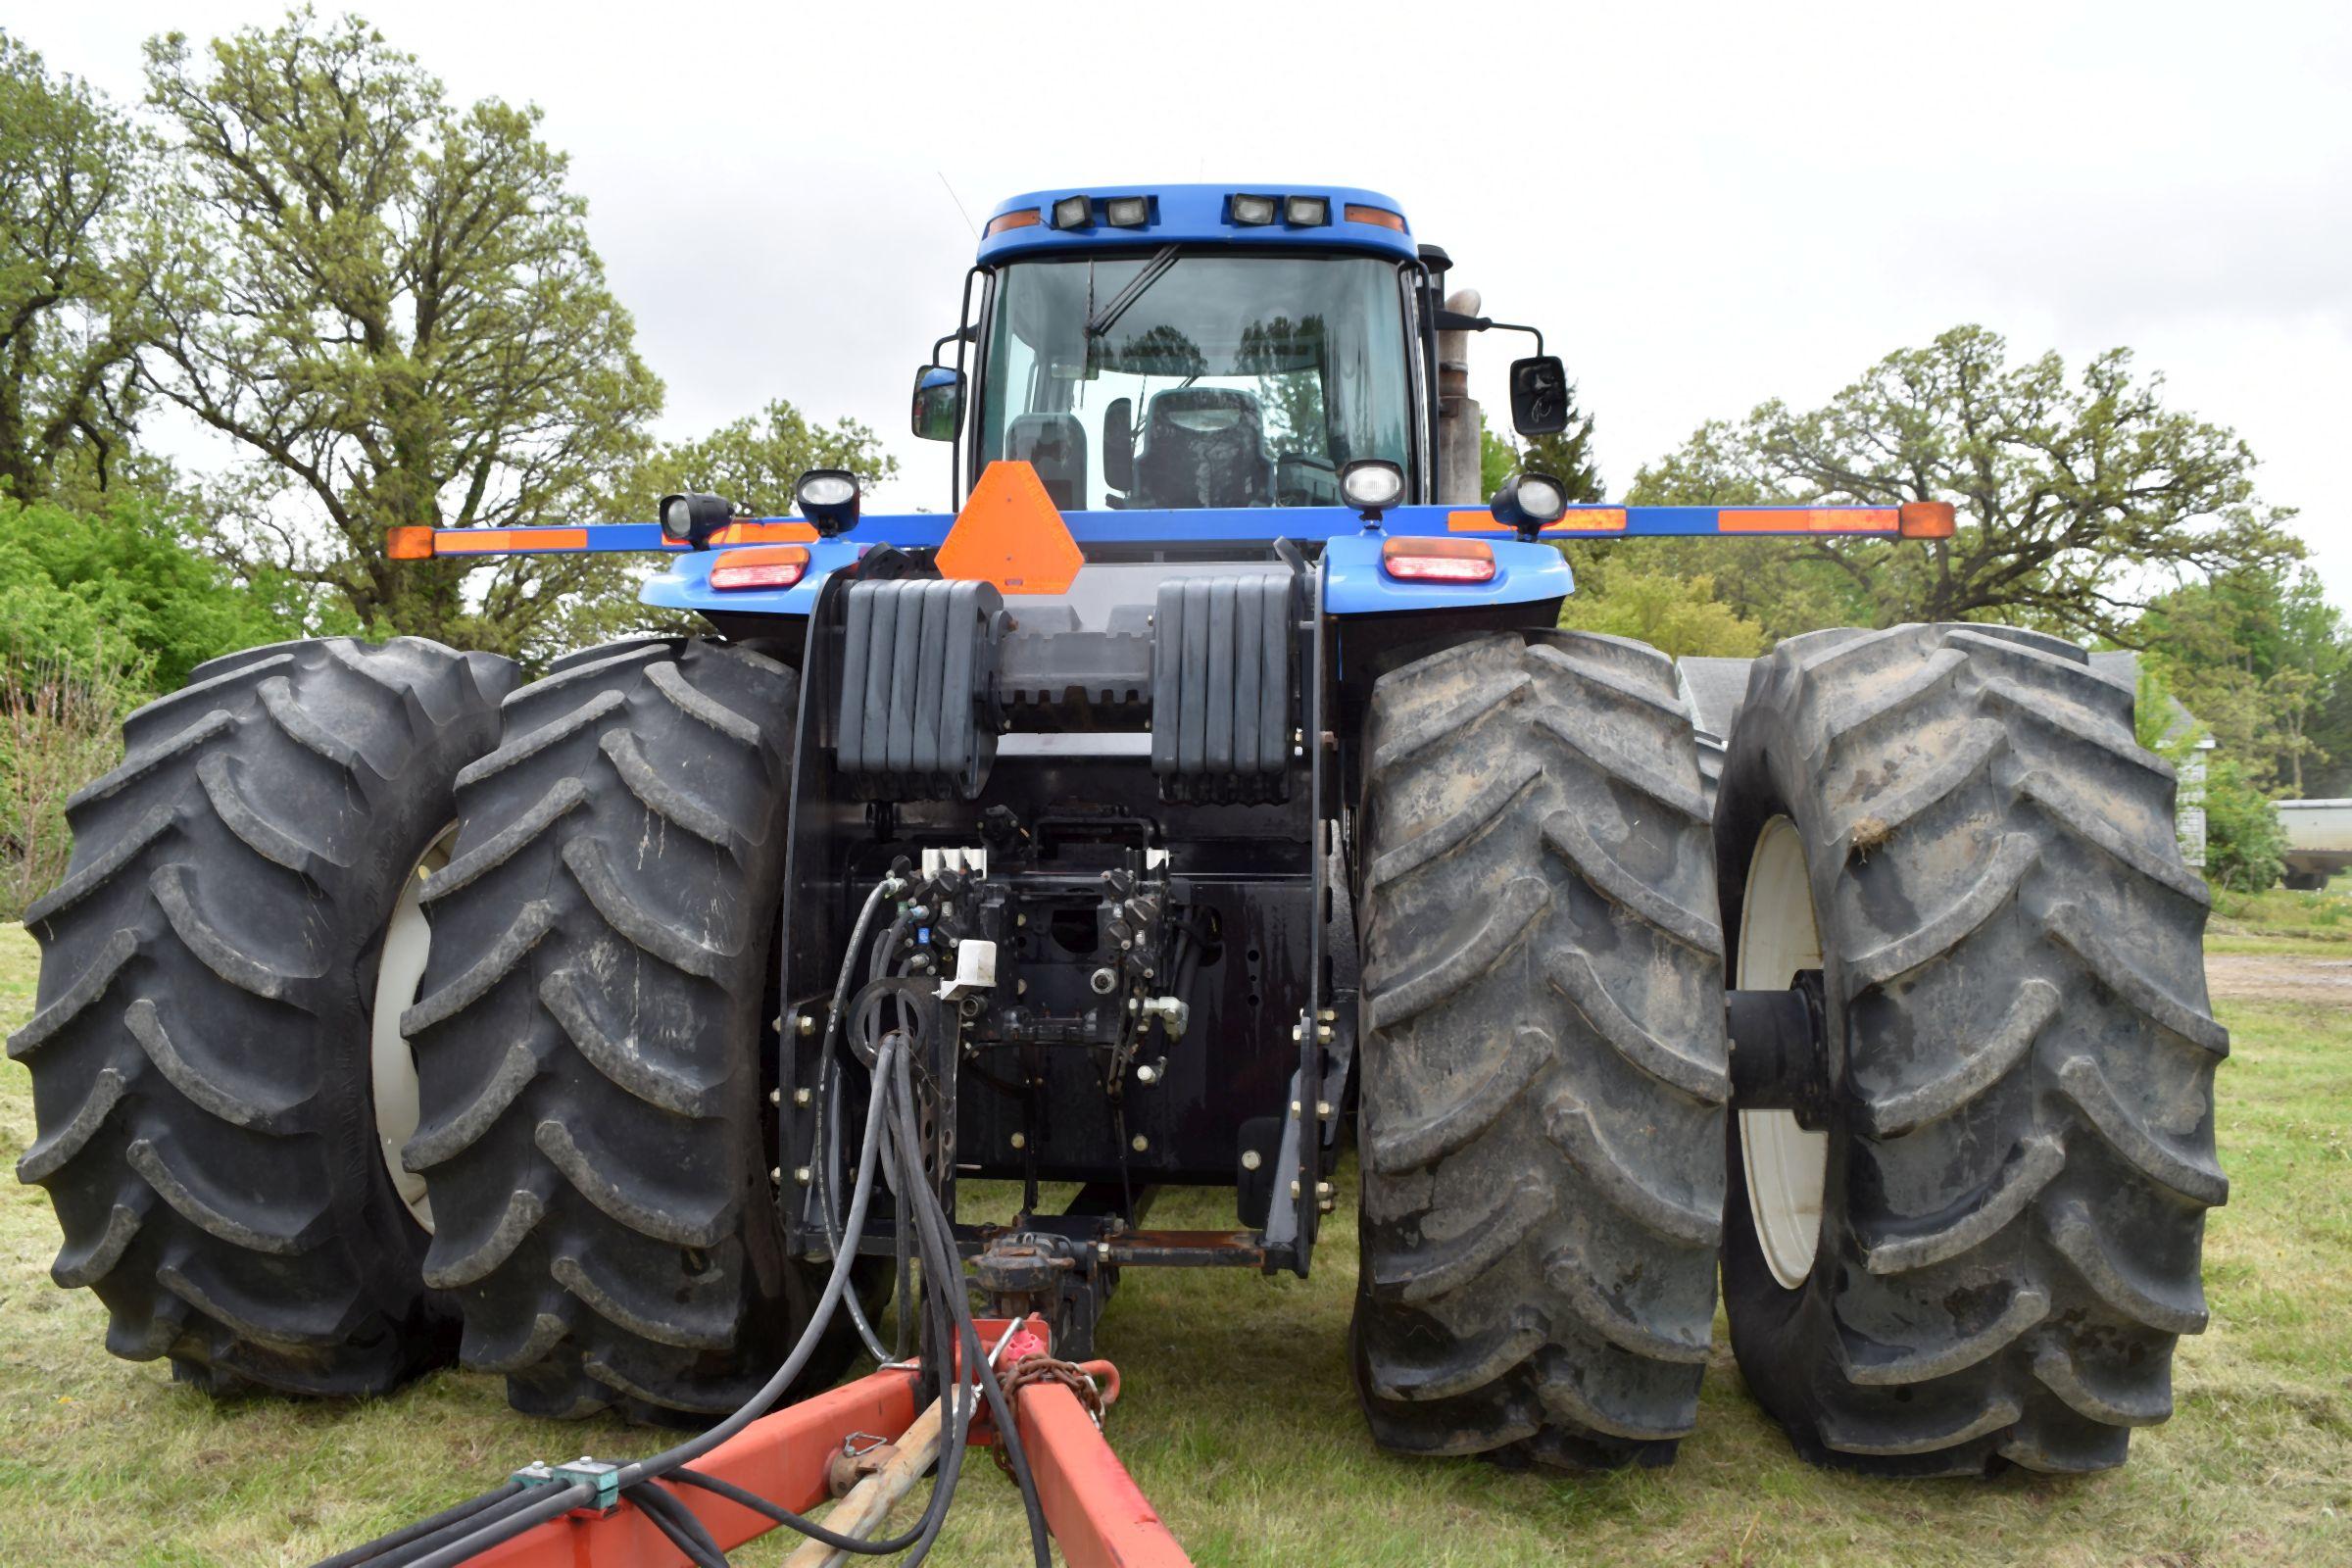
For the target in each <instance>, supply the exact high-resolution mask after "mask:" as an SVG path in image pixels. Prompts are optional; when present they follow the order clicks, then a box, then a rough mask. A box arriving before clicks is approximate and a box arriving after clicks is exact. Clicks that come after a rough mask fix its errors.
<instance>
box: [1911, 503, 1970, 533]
mask: <svg viewBox="0 0 2352 1568" xmlns="http://www.w3.org/2000/svg"><path fill="white" fill-rule="evenodd" d="M1902 518H1903V524H1902V526H1903V537H1904V538H1906V539H1949V538H1950V537H1951V536H1952V535H1953V533H1954V532H1956V531H1957V529H1958V526H1959V524H1958V521H1957V519H1956V518H1954V517H1953V515H1952V504H1951V503H1950V502H1949V501H1906V502H1904V503H1903V506H1902Z"/></svg>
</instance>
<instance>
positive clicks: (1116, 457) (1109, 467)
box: [1103, 398, 1135, 495]
mask: <svg viewBox="0 0 2352 1568" xmlns="http://www.w3.org/2000/svg"><path fill="white" fill-rule="evenodd" d="M1103 483H1104V484H1106V485H1108V486H1110V488H1111V489H1113V490H1116V491H1118V492H1119V493H1120V494H1121V495H1124V494H1126V493H1127V492H1128V491H1130V490H1133V489H1134V488H1135V400H1134V399H1132V398H1113V399H1111V400H1110V406H1109V407H1108V408H1106V409H1104V410H1103Z"/></svg>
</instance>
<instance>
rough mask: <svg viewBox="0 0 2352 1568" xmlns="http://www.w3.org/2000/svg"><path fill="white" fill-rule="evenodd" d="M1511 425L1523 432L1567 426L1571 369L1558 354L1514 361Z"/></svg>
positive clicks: (1551, 431) (1543, 432) (1553, 431)
mask: <svg viewBox="0 0 2352 1568" xmlns="http://www.w3.org/2000/svg"><path fill="white" fill-rule="evenodd" d="M1511 428H1512V429H1514V430H1517V431H1518V432H1519V433H1520V434H1521V435H1558V434H1559V433H1560V432H1561V431H1562V430H1565V429H1567V428H1568V371H1567V368H1565V367H1563V366H1562V365H1561V364H1560V361H1559V357H1558V356H1557V355H1552V354H1539V355H1537V356H1535V357H1534V358H1533V359H1526V360H1513V361H1512V362H1511Z"/></svg>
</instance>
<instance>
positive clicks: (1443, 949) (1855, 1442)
mask: <svg viewBox="0 0 2352 1568" xmlns="http://www.w3.org/2000/svg"><path fill="white" fill-rule="evenodd" d="M1672 693H1673V684H1672V678H1671V669H1670V667H1669V666H1668V665H1667V664H1666V662H1665V661H1664V660H1663V659H1662V658H1660V657H1659V656H1657V655H1655V654H1652V653H1650V652H1649V651H1648V650H1646V649H1641V648H1638V647H1636V646H1635V645H1628V644H1621V643H1617V642H1615V641H1613V640H1610V639H1601V638H1592V637H1583V636H1569V635H1566V634H1554V635H1551V636H1547V637H1544V638H1542V639H1527V640H1523V639H1520V638H1517V637H1500V638H1495V639H1490V640H1487V641H1485V642H1481V643H1476V644H1472V645H1469V646H1468V647H1466V648H1462V649H1456V650H1454V651H1452V652H1450V653H1448V654H1443V655H1439V656H1436V657H1435V658H1433V659H1430V660H1425V661H1423V662H1419V663H1416V664H1412V665H1408V666H1406V667H1405V668H1403V669H1400V670H1398V671H1397V672H1396V673H1395V674H1393V675H1391V676H1389V677H1388V678H1387V679H1385V680H1384V681H1383V682H1382V683H1381V684H1380V687H1379V688H1378V689H1377V690H1376V691H1375V693H1374V697H1373V702H1372V711H1371V716H1370V721H1369V724H1368V727H1367V734H1366V749H1365V755H1366V757H1367V759H1368V762H1367V774H1366V790H1365V799H1364V805H1363V810H1362V812H1361V816H1360V819H1359V825H1360V828H1361V835H1362V844H1361V863H1362V865H1363V872H1362V876H1361V892H1360V898H1361V905H1360V907H1361V908H1362V910H1363V919H1364V922H1365V924H1364V930H1365V961H1366V968H1365V997H1366V1007H1367V1017H1366V1020H1365V1025H1366V1039H1365V1047H1364V1054H1363V1063H1364V1067H1363V1074H1364V1075H1363V1091H1362V1104H1363V1111H1362V1122H1361V1126H1360V1132H1361V1145H1362V1168H1363V1215H1362V1235H1363V1248H1364V1271H1363V1282H1362V1285H1361V1287H1360V1289H1359V1295H1358V1299H1357V1307H1356V1314H1355V1323H1354V1331H1353V1332H1354V1338H1355V1346H1356V1366H1357V1375H1358V1383H1359V1389H1360V1392H1361V1396H1362V1398H1363V1402H1364V1405H1365V1409H1366V1413H1367V1416H1368V1418H1369V1419H1370V1422H1371V1424H1372V1427H1373V1431H1374V1435H1375V1437H1376V1438H1377V1439H1378V1440H1379V1441H1380V1442H1381V1443H1382V1444H1383V1445H1384V1446H1389V1447H1392V1448H1396V1449H1399V1450H1408V1451H1431V1450H1436V1451H1445V1452H1473V1451H1488V1452H1499V1453H1503V1454H1508V1455H1525V1456H1530V1457H1535V1458H1540V1459H1546V1460H1554V1461H1565V1462H1574V1463H1581V1464H1593V1463H1613V1462H1623V1461H1626V1460H1641V1461H1653V1462H1654V1461H1656V1460H1658V1459H1661V1458H1663V1457H1666V1456H1668V1455H1670V1454H1671V1452H1672V1447H1671V1445H1672V1443H1673V1441H1674V1440H1675V1439H1676V1438H1677V1437H1679V1436H1680V1435H1681V1434H1682V1433H1683V1432H1686V1431H1688V1430H1689V1427H1690V1424H1691V1417H1692V1414H1693V1413H1694V1406H1695V1397H1696V1391H1697V1385H1698V1379H1699V1375H1700V1371H1701V1363H1703V1361H1704V1359H1705V1357H1706V1354H1707V1349H1708V1347H1707V1340H1708V1325H1709V1322H1710V1320H1711V1316H1712V1309H1713V1287H1714V1279H1715V1268H1714V1262H1715V1254H1716V1250H1717V1245H1718V1242H1717V1237H1718V1234H1719V1235H1720V1250H1721V1276H1722V1280H1723V1285H1724V1294H1725V1304H1726V1307H1727V1310H1728V1313H1729V1316H1730V1319H1731V1328H1732V1346H1733V1349H1734V1352H1735V1354H1736V1355H1737V1357H1738V1360H1739V1364H1740V1371H1741V1374H1742V1376H1743V1378H1744V1380H1745V1381H1746V1383H1747V1384H1748V1386H1749V1388H1750V1390H1751V1391H1752V1392H1753V1393H1754V1394H1755V1395H1756V1396H1757V1397H1758V1398H1759V1399H1760V1400H1761V1401H1762V1402H1763V1404H1764V1405H1765V1406H1766V1408H1767V1409H1768V1410H1769V1411H1770V1412H1771V1413H1772V1414H1773V1415H1774V1417H1775V1418H1776V1419H1778V1420H1779V1421H1780V1422H1781V1424H1782V1425H1783V1426H1784V1427H1785V1428H1786V1429H1787V1431H1788V1432H1789V1436H1790V1439H1791V1441H1792V1442H1793V1444H1794V1445H1795V1446H1796V1447H1797V1449H1798V1450H1799V1451H1800V1452H1801V1453H1803V1454H1804V1455H1805V1456H1806V1457H1808V1458H1810V1459H1813V1460H1815V1461H1816V1462H1821V1463H1825V1464H1833V1465H1838V1466H1841V1467H1847V1468H1854V1469H1860V1470H1865V1471H1870V1472H1873V1473H1879V1474H1895V1475H1952V1474H1978V1473H1983V1472H1985V1471H1988V1470H1991V1469H1994V1468H1997V1467H1999V1466H2000V1465H2002V1464H2004V1463H2014V1464H2019V1465H2023V1466H2026V1467H2029V1468H2032V1469H2035V1470H2043V1471H2081V1470H2096V1469H2101V1468H2106V1467H2108V1466H2112V1465H2115V1464H2118V1463H2121V1462H2122V1460H2123V1458H2124V1454H2125V1450H2126V1446H2127V1444H2128V1441H2129V1435H2130V1430H2131V1428H2132V1427H2134V1426H2143V1425H2147V1424H2150V1423H2153V1422H2156V1421H2161V1420H2163V1419H2164V1418H2165V1417H2166V1416H2167V1415H2168V1414H2169V1413H2170V1410H2171V1392H2170V1381H2169V1377H2170V1364H2171V1356H2172V1349H2173V1346H2174V1342H2175V1340H2176V1338H2177V1337H2178V1336H2179V1335H2180V1334H2182V1333H2191V1332H2195V1331H2197V1330H2198V1329H2200V1328H2202V1327H2203V1325H2204V1322H2205V1307H2204V1301H2203V1297H2202V1294H2201V1291H2200V1289H2199V1284H2198V1267H2199V1251H2200V1245H2201V1239H2202V1229H2203V1216H2204V1212H2205V1210H2206V1209H2207V1208H2208V1207H2209V1206H2211V1205H2213V1204H2215V1203H2218V1202H2220V1201H2223V1199H2224V1197H2225V1196H2226V1193H2227V1190H2228V1189H2227V1182H2226V1181H2225V1179H2224V1178H2223V1176H2222V1174H2221V1172H2220V1170H2219V1168H2218V1166H2217V1165H2216V1163H2215V1160H2214V1153H2213V1071H2214V1068H2215V1066H2216V1065H2217V1063H2218V1061H2219V1059H2220V1057H2221V1056H2222V1055H2223V1054H2225V1053H2226V1051H2227V1044H2228V1042H2227V1035H2226V1034H2225V1032H2224V1031H2223V1030H2222V1029H2221V1028H2220V1027H2219V1026H2218V1025H2216V1024H2215V1023H2214V1022H2213V1020H2212V1018H2211V1016H2210V1013H2209V1011H2208V1009H2207V1005H2206V997H2205V992H2204V986H2203V982H2202V965H2201V939H2202V931H2203V925H2204V916H2205V907H2206V899H2205V894H2204V889H2203V884H2202V882H2201V881H2200V879H2198V878H2197V877H2196V876H2195V874H2194V873H2193V872H2191V871H2189V870H2188V869H2187V868H2186V867H2185V866H2183V865H2182V864H2181V862H2180V854H2179V850H2178V847H2177V844H2176V841H2175V838H2174V828H2173V779H2172V774H2171V770H2170V769H2169V768H2168V767H2167V766H2166V764H2165V763H2164V762H2163V761H2162V760H2160V759H2157V758H2155V757H2153V756H2152V755H2150V754H2148V753H2146V752H2145V751H2143V750H2141V749H2140V748H2139V747H2138V746H2136V745H2135V744H2134V743H2133V740H2132V727H2131V693H2130V692H2129V691H2127V690H2123V689H2121V688H2118V687H2115V686H2112V685H2110V684H2108V683H2107V682H2105V681H2103V680H2102V679H2100V678H2099V677H2098V676H2097V675H2096V674H2094V673H2093V672H2092V671H2091V669H2090V668H2089V667H2088V665H2087V663H2086V662H2085V661H2084V659H2083V656H2082V652H2081V651H2080V650H2079V649H2076V648H2074V647H2073V646H2072V645H2070V644H2067V643H2064V642H2061V641H2058V640H2057V639H2054V638H2046V637H2041V636H2038V635H2036V634H2033V633H2026V632H2014V631H2009V630H2006V629H2003V628H1996V627H1981V626H1905V627H1897V628H1894V629H1892V630H1889V631H1883V632H1856V631H1838V632H1823V633H1817V634H1814V635H1812V636H1809V637H1802V638H1796V639H1792V640H1791V641H1789V642H1788V643H1785V644H1783V645H1782V647H1781V648H1780V649H1779V650H1778V651H1776V652H1775V653H1774V654H1773V655H1772V656H1771V657H1770V658H1769V659H1766V660H1763V661H1759V662H1758V665H1757V667H1756V669H1755V671H1754V672H1753V678H1752V681H1751V684H1750V687H1749V692H1748V696H1747V700H1746V702H1745V704H1744V705H1743V707H1742V709H1741V711H1740V719H1739V721H1738V724H1737V725H1736V727H1735V730H1734V733H1733V735H1732V736H1731V737H1730V738H1729V743H1728V746H1727V747H1726V750H1725V754H1724V758H1723V761H1722V766H1721V783H1720V798H1719V800H1718V801H1717V802H1716V803H1715V805H1714V811H1713V822H1712V832H1711V834H1710V832H1709V831H1708V830H1707V827H1706V826H1705V825H1704V824H1703V823H1695V822H1694V816H1695V814H1696V813H1695V811H1694V809H1693V802H1694V801H1695V799H1696V796H1697V790H1698V785H1699V779H1700V767H1699V760H1698V758H1697V756H1696V754H1695V750H1694V747H1693V743H1692V740H1691V734H1690V726H1689V722H1688V720H1687V718H1684V719H1680V720H1679V721H1678V720H1677V719H1676V718H1675V716H1674V715H1672V714H1671V713H1669V712H1667V711H1665V710H1666V709H1667V707H1668V706H1670V704H1669V703H1665V702H1661V700H1660V699H1661V697H1662V696H1663V697H1665V698H1667V699H1671V696H1672ZM1717 907H1720V910H1721V919H1720V922H1718V921H1717V920H1716V919H1714V918H1713V915H1714V912H1715V910H1716V908H1717ZM1718 932H1720V935H1718ZM1726 956H1728V958H1729V960H1730V976H1729V979H1730V983H1731V984H1732V985H1734V986H1739V987H1745V988H1750V989H1760V990H1778V989H1782V988H1784V987H1787V986H1789V984H1790V983H1791V982H1792V981H1793V980H1794V979H1795V977H1796V976H1797V974H1798V973H1800V972H1802V971H1805V970H1809V969H1818V970H1820V971H1821V972H1822V976H1823V984H1824V987H1825V990H1826V1002H1827V1007H1826V1019H1825V1028H1824V1032H1823V1041H1822V1045H1823V1055H1824V1059H1823V1061H1822V1063H1821V1066H1820V1071H1821V1073H1822V1074H1823V1076H1824V1078H1825V1080H1826V1085H1827V1089H1828V1092H1829V1103H1830V1106H1831V1109H1830V1114H1829V1117H1828V1121H1827V1125H1826V1127H1824V1128H1823V1129H1822V1130H1820V1131H1816V1132H1808V1131H1805V1130H1803V1129H1800V1128H1799V1127H1797V1126H1796V1124H1795V1121H1794V1118H1793V1117H1792V1116H1791V1115H1789V1113H1787V1112H1784V1111H1775V1110H1761V1109H1734V1110H1732V1111H1731V1113H1730V1114H1729V1115H1727V1114H1726V1112H1725V1093H1724V1087H1723V1085H1724V1078H1723V1065H1724V1062H1725V1059H1726V1058H1725V1042H1724V1038H1723V1034H1722V1023H1723V1007H1722V1000H1721V987H1722V985H1723V966H1722V965H1723V959H1724V958H1725V957H1726ZM1584 976H1590V977H1591V982H1592V983H1584V984H1580V983H1579V979H1578V978H1564V977H1584ZM1441 981H1444V982H1446V983H1445V984H1443V985H1441V984H1440V983H1439V982H1441ZM1661 1067H1663V1069H1664V1070H1663V1071H1660V1070H1657V1069H1659V1068H1661ZM1644 1069H1646V1070H1644ZM1719 1219H1720V1222H1721V1229H1720V1232H1719V1233H1718V1232H1717V1230H1716V1229H1715V1228H1714V1227H1715V1226H1716V1224H1717V1221H1718V1220H1719ZM1474 1265H1475V1266H1474ZM1596 1391H1597V1392H1598V1393H1599V1394H1601V1395H1605V1396H1606V1397H1595V1395H1596Z"/></svg>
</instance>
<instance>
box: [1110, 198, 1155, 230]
mask: <svg viewBox="0 0 2352 1568" xmlns="http://www.w3.org/2000/svg"><path fill="white" fill-rule="evenodd" d="M1103 217H1104V218H1105V219H1107V220H1108V221H1109V222H1110V226H1111V227H1113V228H1141V227H1143V226H1144V225H1145V224H1146V223H1148V222H1150V221H1152V201H1151V198H1150V197H1146V196H1113V197H1111V198H1110V199H1109V200H1107V201H1105V202H1104V203H1103Z"/></svg>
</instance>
